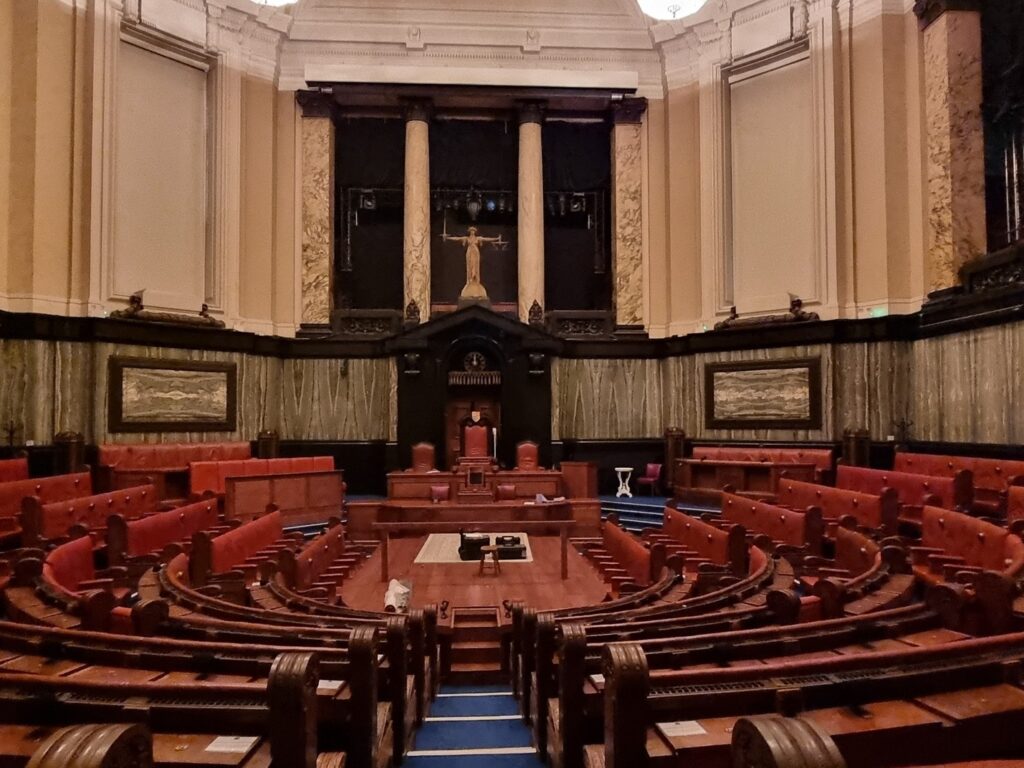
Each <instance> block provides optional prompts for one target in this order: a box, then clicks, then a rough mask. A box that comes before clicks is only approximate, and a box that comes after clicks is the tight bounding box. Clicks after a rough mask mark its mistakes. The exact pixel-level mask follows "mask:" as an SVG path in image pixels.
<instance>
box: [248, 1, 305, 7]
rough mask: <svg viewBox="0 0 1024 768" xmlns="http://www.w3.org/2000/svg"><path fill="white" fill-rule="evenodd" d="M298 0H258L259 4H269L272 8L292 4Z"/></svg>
mask: <svg viewBox="0 0 1024 768" xmlns="http://www.w3.org/2000/svg"><path fill="white" fill-rule="evenodd" d="M294 2H296V0H256V4H257V5H269V6H271V7H272V8H280V7H281V6H282V5H291V4H292V3H294Z"/></svg>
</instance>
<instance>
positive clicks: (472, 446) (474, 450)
mask: <svg viewBox="0 0 1024 768" xmlns="http://www.w3.org/2000/svg"><path fill="white" fill-rule="evenodd" d="M488 432H490V430H489V429H488V428H487V427H484V426H481V425H479V424H475V425H471V426H468V427H466V428H465V430H463V437H464V441H465V442H464V444H463V452H462V455H463V456H465V457H466V458H467V459H483V458H486V457H487V456H489V455H490V451H489V450H488V441H487V434H488Z"/></svg>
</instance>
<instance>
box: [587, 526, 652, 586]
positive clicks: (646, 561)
mask: <svg viewBox="0 0 1024 768" xmlns="http://www.w3.org/2000/svg"><path fill="white" fill-rule="evenodd" d="M601 541H602V543H603V548H604V553H606V555H607V558H608V559H609V560H608V561H602V559H601V558H600V557H599V558H598V565H599V567H600V568H601V570H602V573H603V574H604V576H605V577H606V578H607V579H608V580H609V581H610V582H611V584H612V586H613V587H614V588H615V590H616V591H619V590H621V589H622V588H623V587H627V585H628V586H629V587H632V586H636V587H646V586H649V585H650V584H651V583H652V582H654V581H655V580H657V579H658V578H659V577H660V576H661V569H662V568H663V567H664V566H665V548H664V546H662V545H660V544H655V545H649V544H646V543H644V542H643V541H641V540H640V539H638V538H637V537H636V536H634V535H633V534H631V533H629V532H628V531H624V530H623V529H622V528H620V527H619V525H618V522H617V521H616V520H615V519H614V518H610V519H608V520H605V521H604V522H603V523H601Z"/></svg>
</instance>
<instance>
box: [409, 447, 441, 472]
mask: <svg viewBox="0 0 1024 768" xmlns="http://www.w3.org/2000/svg"><path fill="white" fill-rule="evenodd" d="M435 469H437V463H436V452H435V450H434V444H433V443H416V445H414V446H413V447H412V471H413V472H431V471H433V470H435Z"/></svg>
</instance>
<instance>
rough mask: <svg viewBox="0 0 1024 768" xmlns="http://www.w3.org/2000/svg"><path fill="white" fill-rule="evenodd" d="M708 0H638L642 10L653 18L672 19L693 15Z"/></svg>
mask: <svg viewBox="0 0 1024 768" xmlns="http://www.w3.org/2000/svg"><path fill="white" fill-rule="evenodd" d="M706 2H707V0H637V3H639V5H640V10H641V11H643V12H644V13H646V14H647V15H648V16H650V17H651V18H652V19H658V20H660V21H672V20H673V19H682V18H684V17H686V16H692V15H693V14H695V13H696V12H697V11H699V10H700V9H701V8H703V7H704V3H706Z"/></svg>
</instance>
